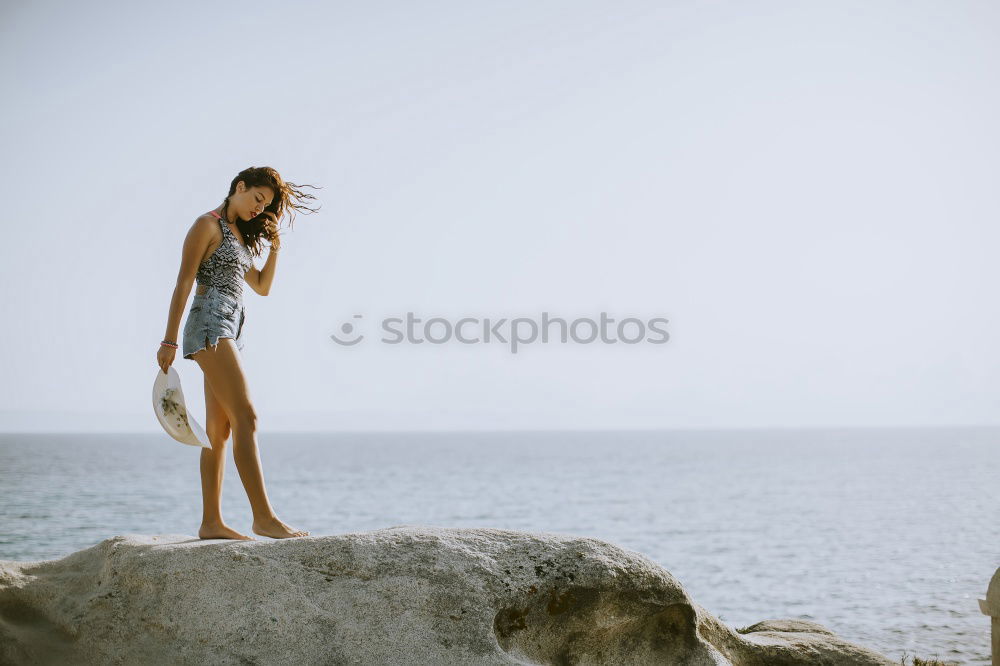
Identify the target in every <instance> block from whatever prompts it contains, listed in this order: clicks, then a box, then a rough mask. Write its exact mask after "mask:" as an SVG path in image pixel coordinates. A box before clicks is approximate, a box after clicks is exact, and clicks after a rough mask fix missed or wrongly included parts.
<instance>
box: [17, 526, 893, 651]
mask: <svg viewBox="0 0 1000 666" xmlns="http://www.w3.org/2000/svg"><path fill="white" fill-rule="evenodd" d="M0 662H2V663H4V664H21V663H58V664H88V663H92V664H198V665H201V664H380V665H381V664H463V665H464V664H684V665H687V664H691V665H695V664H740V665H747V666H749V665H758V664H759V665H761V666H765V665H766V666H782V665H785V664H803V665H806V664H808V665H809V666H817V665H821V664H830V665H831V666H832V665H836V666H850V665H852V664H866V665H867V664H892V663H893V662H892V661H890V660H888V659H886V658H884V657H882V656H880V655H878V654H876V653H874V652H871V651H870V650H866V649H864V648H861V647H858V646H855V645H851V644H850V643H847V642H845V641H843V640H841V639H839V638H837V637H836V636H835V635H833V634H832V633H830V632H829V631H827V630H826V629H824V628H823V627H822V626H820V625H818V624H814V623H812V622H801V621H795V620H770V621H766V622H761V623H758V624H756V625H754V626H753V627H750V628H749V629H748V630H746V631H745V633H741V632H737V631H734V630H733V629H731V628H729V627H727V626H726V625H724V624H722V623H721V622H719V620H717V619H716V618H715V617H713V616H712V615H710V614H709V613H708V612H706V611H705V610H704V609H703V608H701V607H700V606H698V605H697V604H696V603H694V602H693V601H692V600H691V599H690V598H689V597H688V595H687V593H685V591H684V589H683V588H682V587H681V586H680V584H679V583H678V582H677V580H676V579H675V578H674V577H673V576H672V575H671V574H670V573H669V572H668V571H666V570H665V569H663V568H662V567H660V566H659V565H658V564H656V563H655V562H653V561H651V560H649V559H648V558H646V557H644V556H643V555H640V554H639V553H635V552H632V551H629V550H625V549H622V548H619V547H617V546H614V545H612V544H609V543H606V542H604V541H599V540H596V539H589V538H580V537H574V536H571V535H564V534H551V533H529V532H514V531H507V530H497V529H445V528H436V527H423V526H400V527H391V528H388V529H382V530H376V531H373V532H361V533H355V534H341V535H337V536H323V537H304V538H297V539H286V540H278V541H228V540H211V541H203V540H200V539H197V538H194V537H191V536H183V535H166V536H136V535H130V536H117V537H114V538H111V539H107V540H105V541H102V542H101V543H99V544H97V545H96V546H93V547H92V548H88V549H86V550H81V551H79V552H77V553H74V554H72V555H69V556H67V557H65V558H63V559H61V560H49V561H43V562H12V561H0Z"/></svg>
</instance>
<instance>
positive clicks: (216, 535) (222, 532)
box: [198, 523, 256, 541]
mask: <svg viewBox="0 0 1000 666" xmlns="http://www.w3.org/2000/svg"><path fill="white" fill-rule="evenodd" d="M198 538H199V539H244V540H246V541H256V539H254V538H253V537H252V536H247V535H246V534H240V533H239V532H237V531H236V530H234V529H232V528H231V527H227V526H226V525H225V524H224V523H202V524H201V528H200V529H199V530H198Z"/></svg>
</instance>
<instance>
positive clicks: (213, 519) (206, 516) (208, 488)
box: [198, 377, 256, 541]
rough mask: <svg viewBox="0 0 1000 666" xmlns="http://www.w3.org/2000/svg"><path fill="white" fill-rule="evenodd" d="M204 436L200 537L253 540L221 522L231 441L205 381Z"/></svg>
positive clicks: (224, 418) (226, 421)
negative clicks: (227, 447) (227, 446)
mask: <svg viewBox="0 0 1000 666" xmlns="http://www.w3.org/2000/svg"><path fill="white" fill-rule="evenodd" d="M205 432H206V433H207V434H208V441H209V442H211V444H212V448H211V449H202V450H201V497H202V514H201V527H200V528H199V529H198V536H199V537H200V538H202V539H246V540H250V541H255V540H256V539H254V538H253V537H252V536H247V535H245V534H240V533H239V532H237V531H236V530H234V529H232V528H231V527H229V526H228V525H226V524H225V522H224V521H223V520H222V478H223V476H224V474H225V470H226V440H227V439H229V417H228V416H226V410H224V409H223V408H222V403H220V402H219V399H218V398H216V397H215V393H214V392H213V391H212V387H211V386H209V384H208V378H207V377H206V378H205Z"/></svg>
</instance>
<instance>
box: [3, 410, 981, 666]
mask: <svg viewBox="0 0 1000 666" xmlns="http://www.w3.org/2000/svg"><path fill="white" fill-rule="evenodd" d="M260 447H261V448H260V455H261V460H262V462H263V465H264V474H265V480H266V482H267V484H268V492H269V495H270V497H271V502H272V504H273V505H274V506H275V508H276V510H277V512H278V515H279V517H281V518H282V519H283V520H285V521H286V522H287V523H289V524H290V525H293V526H296V527H301V528H304V529H308V530H311V531H312V533H313V534H339V533H345V532H355V531H362V530H371V529H378V528H383V527H389V526H393V525H402V524H424V525H438V526H445V527H497V528H504V529H514V530H539V531H549V532H564V533H571V534H577V535H583V536H592V537H597V538H600V539H605V540H608V541H611V542H614V543H616V544H618V545H621V546H623V547H625V548H629V549H632V550H636V551H640V552H642V553H644V554H646V555H647V556H649V557H650V558H651V559H653V560H655V561H657V562H659V563H660V564H662V565H663V566H664V567H665V568H666V569H668V570H669V571H670V572H671V573H673V574H674V575H675V576H676V577H677V578H678V579H679V580H680V581H681V583H682V584H683V585H684V586H685V588H686V589H687V591H688V593H689V594H690V595H691V597H692V599H693V600H694V601H696V602H697V603H699V604H701V605H702V606H704V607H705V608H706V609H707V610H709V611H710V612H712V613H714V614H715V615H716V616H718V617H719V618H720V619H722V621H724V622H726V623H727V624H729V625H730V626H734V627H743V626H746V625H748V624H752V623H754V622H758V621H760V620H764V619H768V618H801V619H806V620H813V621H816V622H820V623H821V624H824V625H826V626H827V627H829V628H830V629H832V630H833V631H835V632H836V633H838V634H840V635H841V636H843V637H845V638H847V639H848V640H851V641H855V642H857V643H861V644H863V645H867V646H869V647H871V648H873V649H875V650H878V651H880V652H882V653H884V654H885V655H887V656H889V657H890V658H893V659H895V660H896V661H899V659H900V658H901V657H903V656H904V654H905V655H907V656H909V657H912V656H914V655H916V656H919V657H923V658H935V657H936V658H939V659H945V660H948V661H955V662H958V663H962V664H988V663H989V618H987V617H986V616H984V615H982V614H981V613H980V611H979V607H978V604H977V602H976V599H977V598H980V597H985V593H986V586H987V585H988V583H989V580H990V577H991V576H992V575H993V572H994V571H995V570H996V569H997V567H998V566H1000V489H998V484H997V480H998V479H1000V430H996V429H955V430H936V429H935V430H930V429H928V430H838V431H834V430H831V431H728V432H684V431H673V432H627V433H626V432H622V433H615V432H589V433H575V432H564V433H526V432H522V433H447V434H445V433H441V434H436V433H419V434H416V433H414V434H371V433H369V434H352V433H342V434H271V433H266V432H265V433H262V434H261V435H260ZM198 456H199V450H198V449H196V448H194V447H189V446H185V445H183V444H179V443H177V442H174V441H173V440H171V439H170V438H168V437H167V436H166V435H165V434H156V435H121V434H117V435H0V525H2V526H3V528H2V529H0V559H8V560H37V559H50V558H57V557H62V556H64V555H67V554H69V553H71V552H73V551H75V550H79V549H81V548H86V547H88V546H92V545H93V544H95V543H97V542H99V541H101V540H103V539H106V538H108V537H111V536H114V535H118V534H129V533H142V534H171V533H172V534H190V535H195V534H196V533H197V530H198V525H199V523H200V519H201V485H200V479H199V472H198ZM229 456H230V457H229V461H228V464H227V468H226V479H225V483H224V489H223V500H222V502H223V504H222V507H223V514H224V516H225V518H226V520H227V522H228V523H229V524H230V525H231V526H232V527H234V528H235V529H238V530H241V531H243V532H245V533H249V530H250V522H251V521H250V510H249V503H248V502H247V499H246V495H245V494H244V493H243V489H242V485H241V484H240V480H239V475H238V473H237V471H236V467H235V465H234V463H233V461H232V453H231V451H230V454H229ZM908 661H909V660H908Z"/></svg>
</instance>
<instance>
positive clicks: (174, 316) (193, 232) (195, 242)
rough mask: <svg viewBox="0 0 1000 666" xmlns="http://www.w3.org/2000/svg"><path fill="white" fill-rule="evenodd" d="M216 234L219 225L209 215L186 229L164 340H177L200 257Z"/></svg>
mask: <svg viewBox="0 0 1000 666" xmlns="http://www.w3.org/2000/svg"><path fill="white" fill-rule="evenodd" d="M218 235H221V233H220V231H219V225H218V224H217V223H216V222H215V218H213V217H212V216H210V215H203V216H201V217H199V218H198V219H197V220H195V222H194V224H192V225H191V228H190V229H189V230H188V233H187V236H186V237H185V238H184V247H183V249H182V250H181V268H180V270H179V271H178V272H177V282H176V284H175V285H174V294H173V296H172V297H171V298H170V311H169V313H168V314H167V330H166V333H164V335H163V339H164V340H170V341H173V342H177V332H178V331H179V330H180V327H181V315H183V314H184V306H185V305H186V304H187V300H188V296H190V295H191V286H192V285H193V284H194V280H195V276H196V275H197V274H198V266H199V265H201V258H202V257H204V256H205V251H206V250H208V246H209V245H210V244H211V242H212V240H213V239H214V238H215V237H216V236H218Z"/></svg>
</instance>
